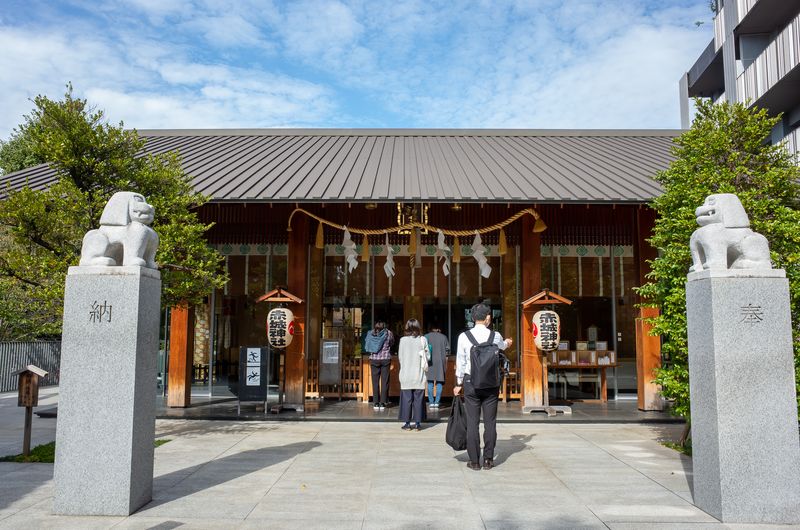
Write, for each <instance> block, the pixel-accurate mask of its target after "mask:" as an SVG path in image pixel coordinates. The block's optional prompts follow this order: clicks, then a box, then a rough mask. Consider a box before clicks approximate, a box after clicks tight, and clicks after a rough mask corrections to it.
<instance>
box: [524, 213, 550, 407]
mask: <svg viewBox="0 0 800 530" xmlns="http://www.w3.org/2000/svg"><path fill="white" fill-rule="evenodd" d="M521 245H522V248H521V257H520V275H521V280H522V293H521V296H520V299H521V300H526V299H528V298H530V297H531V296H533V295H534V294H536V293H538V292H539V290H540V289H541V283H542V281H541V280H542V278H541V276H542V266H541V265H542V264H541V259H542V258H541V236H540V235H539V234H535V233H533V219H532V218H531V217H530V216H525V217H524V218H523V220H522V241H521ZM532 316H533V312H527V311H523V313H522V317H521V319H520V323H519V325H520V331H521V341H522V344H519V345H518V347H519V348H520V351H521V352H522V366H521V370H520V371H521V374H522V378H521V385H522V388H521V393H522V398H521V399H520V405H521V406H522V408H523V410H524V409H526V408H527V407H541V406H543V404H544V403H543V399H542V397H543V392H542V391H543V386H544V385H547V381H543V379H544V374H543V370H542V357H541V355H540V353H539V352H538V350H537V349H536V345H535V344H534V343H533V329H532V328H531V317H532Z"/></svg>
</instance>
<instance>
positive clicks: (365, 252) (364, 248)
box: [361, 234, 369, 263]
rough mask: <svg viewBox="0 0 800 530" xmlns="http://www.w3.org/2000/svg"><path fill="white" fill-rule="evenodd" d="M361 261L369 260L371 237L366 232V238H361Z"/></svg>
mask: <svg viewBox="0 0 800 530" xmlns="http://www.w3.org/2000/svg"><path fill="white" fill-rule="evenodd" d="M361 261H363V262H364V263H366V262H368V261H369V238H368V237H367V235H366V234H364V238H363V239H362V240H361Z"/></svg>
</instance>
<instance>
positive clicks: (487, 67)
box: [0, 0, 711, 137]
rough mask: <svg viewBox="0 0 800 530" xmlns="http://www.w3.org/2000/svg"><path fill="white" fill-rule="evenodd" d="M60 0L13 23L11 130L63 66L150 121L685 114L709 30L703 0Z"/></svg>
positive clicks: (549, 121) (621, 119) (60, 76)
mask: <svg viewBox="0 0 800 530" xmlns="http://www.w3.org/2000/svg"><path fill="white" fill-rule="evenodd" d="M62 1H68V2H69V3H70V5H71V6H73V5H78V6H79V8H78V9H73V10H71V9H66V10H63V11H60V12H57V11H56V10H54V9H50V4H49V3H48V4H36V3H35V4H34V6H38V9H39V11H41V12H40V13H39V14H38V15H39V16H38V18H37V17H36V16H34V15H35V13H34V14H32V16H31V17H30V18H26V19H24V21H17V22H16V23H15V22H13V21H14V20H16V19H15V18H14V16H13V15H12V16H11V17H10V18H9V17H4V19H3V20H4V23H5V24H6V25H0V49H3V50H4V53H3V54H2V55H0V82H2V83H3V86H4V91H3V92H0V137H5V136H7V135H8V133H9V132H10V130H11V128H12V127H14V126H15V125H16V124H18V123H19V122H20V121H21V119H22V115H23V114H24V113H27V112H28V111H29V110H30V108H31V103H30V102H29V101H28V100H27V98H29V97H32V96H34V95H36V94H38V93H45V94H48V95H49V96H51V97H56V98H57V97H60V95H61V94H62V93H63V86H64V84H65V83H66V82H67V81H72V82H73V83H74V85H75V87H76V89H77V90H78V91H79V93H80V94H81V95H86V96H88V97H90V98H91V99H92V100H93V103H96V104H98V106H99V107H101V108H105V109H106V110H107V115H108V116H109V117H110V119H111V120H112V121H119V120H124V121H125V123H126V124H127V125H130V126H135V127H138V128H154V127H169V128H181V127H228V126H230V127H257V126H277V125H293V126H294V125H296V126H321V127H326V126H327V127H330V126H341V127H354V126H355V127H358V126H373V127H374V126H395V127H530V128H558V127H565V128H566V127H569V128H589V127H604V128H609V127H676V126H677V125H678V122H679V114H678V96H677V80H678V78H679V76H680V75H681V74H682V73H683V72H685V71H686V70H687V69H688V68H689V66H691V64H692V63H693V61H694V59H695V58H696V57H697V55H698V54H699V53H700V52H701V51H702V49H703V48H704V46H705V44H706V43H707V42H708V41H709V40H710V38H711V34H710V32H711V25H710V24H706V25H704V26H701V27H700V28H696V27H695V26H694V21H695V20H698V19H710V13H709V12H708V8H707V3H706V2H705V0H681V1H678V0H675V1H673V2H671V3H660V2H659V3H654V2H648V1H647V0H625V1H624V2H620V1H619V0H536V1H535V2H531V1H527V0H520V1H518V2H493V1H491V2H490V1H488V0H487V1H455V2H454V1H452V0H407V1H403V2H372V1H369V0H349V1H345V0H341V1H340V0H297V1H292V2H270V1H268V0H235V1H234V0H192V1H189V0H186V1H179V0H110V1H109V2H103V3H101V4H97V5H95V4H94V3H90V2H89V0H62ZM93 6H94V7H93ZM35 10H36V9H32V10H31V11H35ZM75 13H81V15H76V14H75Z"/></svg>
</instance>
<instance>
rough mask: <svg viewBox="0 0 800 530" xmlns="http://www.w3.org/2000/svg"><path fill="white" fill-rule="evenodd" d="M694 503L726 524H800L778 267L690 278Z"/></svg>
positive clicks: (785, 291) (790, 371) (798, 450)
mask: <svg viewBox="0 0 800 530" xmlns="http://www.w3.org/2000/svg"><path fill="white" fill-rule="evenodd" d="M686 309H687V320H688V331H689V374H690V392H691V403H692V405H691V408H692V410H691V412H692V452H693V457H692V462H693V468H694V488H693V493H694V502H695V504H696V505H697V506H698V507H699V508H701V509H702V510H704V511H706V512H708V513H709V514H711V515H713V516H714V517H716V518H718V519H720V520H721V521H723V522H737V523H797V522H800V440H799V438H798V425H797V403H796V401H795V399H796V392H795V380H794V361H793V353H792V328H791V317H790V314H789V283H788V281H787V280H786V278H785V274H784V271H782V270H769V269H768V270H747V271H737V270H723V271H708V270H704V271H700V272H696V273H691V274H690V275H689V278H688V282H687V284H686Z"/></svg>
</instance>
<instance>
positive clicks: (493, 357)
mask: <svg viewBox="0 0 800 530" xmlns="http://www.w3.org/2000/svg"><path fill="white" fill-rule="evenodd" d="M466 334H467V338H468V339H469V341H470V342H471V343H472V348H470V350H469V362H470V365H471V368H470V374H469V375H470V379H471V380H472V387H473V388H476V389H483V388H498V387H499V386H500V385H502V384H503V370H501V369H500V364H501V362H503V360H505V359H506V356H505V355H503V354H501V353H500V348H499V347H498V346H497V344H495V343H494V331H492V332H491V333H490V334H489V339H488V340H487V341H486V342H484V343H483V344H478V341H476V340H475V337H473V336H472V332H470V331H469V330H468V331H466Z"/></svg>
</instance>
